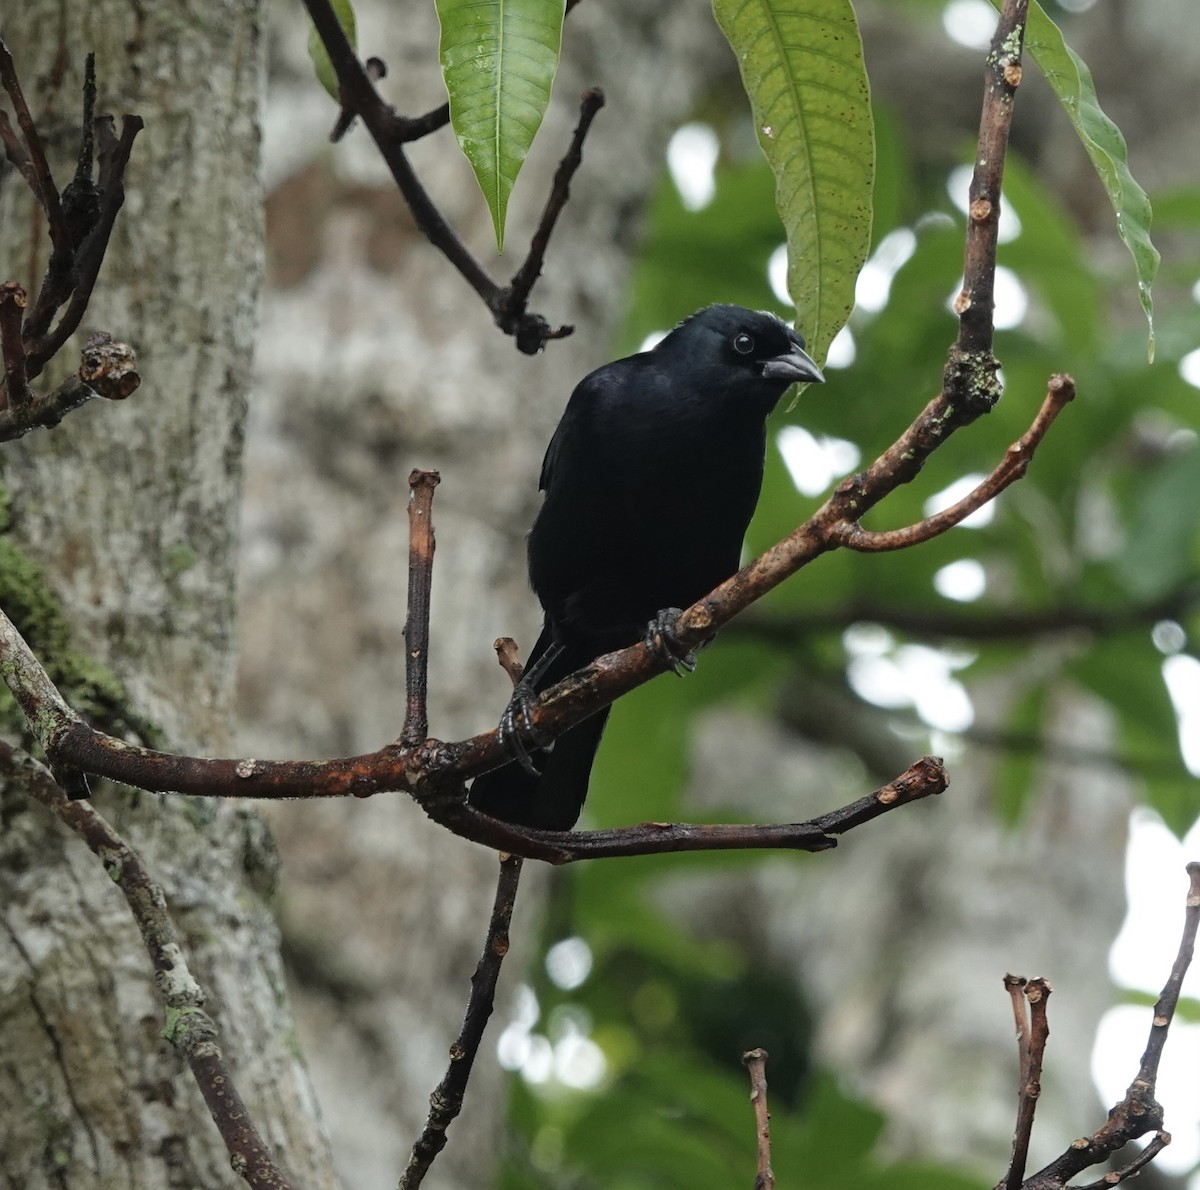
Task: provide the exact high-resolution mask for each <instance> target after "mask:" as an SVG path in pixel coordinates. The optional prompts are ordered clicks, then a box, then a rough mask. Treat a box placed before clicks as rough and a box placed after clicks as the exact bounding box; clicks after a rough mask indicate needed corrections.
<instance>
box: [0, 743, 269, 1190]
mask: <svg viewBox="0 0 1200 1190" xmlns="http://www.w3.org/2000/svg"><path fill="white" fill-rule="evenodd" d="M0 769H3V770H4V771H5V772H8V773H10V774H12V775H14V776H18V777H19V778H20V783H21V786H22V787H23V788H25V789H28V790H29V792H30V793H31V795H32V796H33V797H34V798H35V799H36V800H37V801H39V802H41V803H42V805H44V806H46V807H47V808H48V809H50V810H51V811H52V812H53V813H54V814H55V815H56V816H57V817H58V819H59V820H60V821H61V822H62V823H63V824H64V825H65V826H67V827H68V828H69V829H70V830H72V831H74V832H75V834H77V835H78V836H79V837H80V838H81V839H82V840H83V842H84V843H85V844H86V845H87V846H88V848H89V849H90V850H91V851H92V853H93V854H94V855H95V856H96V857H97V859H99V860H100V861H101V863H103V865H104V870H105V872H106V873H107V874H108V877H109V879H110V880H111V881H112V882H113V883H114V884H116V886H117V887H118V888H119V889H120V890H121V893H122V895H123V896H124V897H125V901H126V904H128V906H129V911H130V912H131V913H132V914H133V920H134V922H135V924H136V925H137V928H138V932H139V933H140V934H141V936H142V942H143V944H144V945H145V947H146V953H147V954H148V955H149V956H150V962H151V965H152V966H153V968H154V986H155V989H156V990H157V992H158V994H159V996H160V997H161V998H162V1001H163V1004H164V1006H165V1007H166V1016H167V1024H166V1028H165V1029H164V1030H163V1036H164V1037H165V1038H166V1039H167V1040H168V1041H169V1042H170V1043H171V1044H172V1045H173V1046H174V1047H175V1049H177V1050H178V1051H179V1052H180V1054H182V1056H183V1057H184V1059H185V1060H186V1061H187V1063H188V1065H189V1066H190V1067H191V1070H192V1074H193V1076H194V1077H195V1079H196V1082H197V1084H198V1085H199V1087H200V1091H201V1093H202V1094H203V1096H204V1101H205V1103H206V1104H207V1105H208V1110H209V1112H210V1113H211V1115H212V1118H213V1122H214V1123H215V1124H216V1126H217V1129H218V1131H219V1132H220V1133H221V1139H222V1140H223V1141H224V1142H225V1147H226V1149H227V1150H228V1152H229V1159H230V1163H231V1165H232V1166H233V1169H234V1171H235V1172H236V1173H238V1174H239V1175H240V1176H241V1177H242V1178H243V1179H244V1180H245V1182H246V1184H247V1185H248V1186H251V1187H253V1190H288V1188H289V1183H288V1181H287V1179H286V1178H285V1177H284V1176H283V1174H282V1173H281V1172H280V1171H279V1169H278V1167H277V1166H276V1165H275V1163H274V1161H273V1159H272V1157H271V1153H270V1150H269V1149H268V1148H267V1146H266V1144H265V1143H264V1141H263V1139H262V1137H261V1136H260V1135H259V1133H258V1131H257V1129H256V1128H255V1127H254V1124H253V1121H252V1120H251V1119H250V1115H249V1112H248V1111H247V1108H246V1105H245V1103H244V1102H243V1100H242V1098H241V1096H240V1095H239V1094H238V1091H237V1087H236V1086H235V1084H234V1080H233V1076H232V1074H231V1072H230V1070H229V1067H228V1066H227V1065H226V1063H225V1059H224V1058H223V1056H222V1054H221V1050H220V1047H219V1045H218V1044H217V1039H218V1032H217V1027H216V1024H215V1022H214V1021H213V1019H212V1017H210V1016H209V1015H208V1013H206V1012H205V1011H204V1009H203V1005H204V1002H205V998H206V997H205V993H204V990H203V988H201V986H200V985H199V983H197V981H196V979H195V977H194V976H193V975H192V973H191V971H190V970H189V969H188V966H187V963H186V961H185V960H184V957H183V950H182V948H181V946H180V941H179V935H178V934H177V933H176V931H175V926H174V923H173V922H172V921H171V918H170V915H169V914H168V912H167V902H166V897H165V896H164V895H163V891H162V889H161V888H160V887H159V886H158V884H157V883H155V881H154V880H153V879H152V878H151V876H150V874H149V872H148V871H147V870H146V867H145V865H144V864H143V863H142V861H141V859H140V858H139V857H138V855H137V853H136V852H135V851H134V850H133V849H132V848H131V847H130V846H129V845H128V844H127V843H126V842H125V840H124V839H122V838H121V836H120V835H119V834H118V833H117V832H116V831H115V830H114V829H113V827H112V826H111V825H110V824H109V823H108V821H107V820H106V819H105V818H104V817H103V815H101V814H100V812H99V811H98V810H97V809H96V808H95V806H93V805H92V804H91V803H90V802H78V801H70V800H68V799H67V798H66V797H65V796H64V795H63V792H62V790H61V789H59V787H58V786H57V784H56V783H55V781H54V778H53V777H52V776H51V774H50V773H49V772H48V771H47V770H46V769H45V768H44V767H43V766H42V765H40V764H39V763H38V762H37V761H36V760H34V759H33V758H32V757H28V756H23V755H21V754H19V753H17V752H16V751H15V750H14V749H13V748H12V747H11V746H10V745H9V744H6V743H5V742H4V741H3V740H0Z"/></svg>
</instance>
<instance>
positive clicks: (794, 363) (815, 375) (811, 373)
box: [762, 343, 825, 384]
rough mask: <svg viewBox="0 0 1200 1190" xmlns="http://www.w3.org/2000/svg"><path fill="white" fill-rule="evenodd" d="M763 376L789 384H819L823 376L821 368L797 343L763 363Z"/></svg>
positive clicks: (823, 378)
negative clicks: (798, 382) (784, 352)
mask: <svg viewBox="0 0 1200 1190" xmlns="http://www.w3.org/2000/svg"><path fill="white" fill-rule="evenodd" d="M762 374H763V376H765V377H766V378H767V379H768V380H786V381H787V382H788V383H789V384H791V383H794V382H796V381H800V382H802V383H805V384H808V383H812V384H821V383H822V382H823V381H824V380H825V377H824V376H823V375H822V374H821V369H820V368H818V367H817V365H816V364H815V363H814V362H813V360H812V358H811V357H810V356H809V355H808V353H807V352H805V351H803V350H802V349H801V348H800V347H799V345H798V344H795V343H793V344H792V347H791V350H790V351H788V352H787V354H786V355H776V356H774V357H773V358H771V359H769V360H767V362H766V363H765V364H763V370H762Z"/></svg>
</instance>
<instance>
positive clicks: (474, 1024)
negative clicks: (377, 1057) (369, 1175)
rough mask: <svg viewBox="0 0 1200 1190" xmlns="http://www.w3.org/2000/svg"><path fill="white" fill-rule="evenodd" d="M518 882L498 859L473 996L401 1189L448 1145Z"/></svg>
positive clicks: (412, 1184)
mask: <svg viewBox="0 0 1200 1190" xmlns="http://www.w3.org/2000/svg"><path fill="white" fill-rule="evenodd" d="M520 878H521V859H520V857H519V856H516V855H505V856H501V858H500V875H499V878H498V879H497V881H496V899H495V901H494V902H493V904H492V918H491V921H490V922H489V923H488V932H487V939H486V940H485V941H484V944H483V953H482V954H481V955H480V956H479V962H478V964H477V965H476V967H475V973H474V975H472V976H471V995H470V998H469V999H468V1000H467V1010H466V1013H465V1015H464V1017H463V1024H462V1029H461V1030H460V1032H459V1034H458V1038H457V1039H456V1040H455V1042H454V1044H453V1045H452V1046H451V1047H450V1065H449V1067H448V1068H447V1070H446V1074H445V1077H444V1078H443V1079H442V1081H441V1082H440V1083H438V1085H437V1089H436V1090H435V1091H434V1092H433V1094H432V1095H431V1096H430V1097H429V1118H428V1119H427V1120H426V1122H425V1129H424V1131H423V1132H422V1133H421V1135H420V1137H419V1138H418V1139H417V1142H416V1144H414V1145H413V1150H412V1155H411V1156H410V1157H409V1160H408V1167H407V1168H406V1169H405V1171H404V1176H403V1177H402V1178H401V1179H400V1190H415V1188H416V1187H417V1186H419V1185H420V1184H421V1182H422V1181H423V1180H424V1178H425V1174H426V1173H427V1172H428V1171H429V1167H430V1165H432V1164H433V1161H434V1159H435V1158H436V1157H437V1155H438V1154H439V1153H440V1152H441V1151H442V1149H444V1148H445V1147H446V1130H447V1129H448V1128H449V1127H450V1125H451V1124H452V1123H453V1121H454V1119H455V1117H456V1116H457V1115H458V1113H459V1112H460V1111H461V1110H462V1103H463V1096H464V1094H465V1093H466V1089H467V1082H468V1080H469V1079H470V1077H471V1067H472V1066H473V1065H474V1062H475V1055H476V1054H478V1053H479V1045H480V1042H482V1041H483V1032H484V1029H485V1028H486V1027H487V1023H488V1019H489V1018H490V1017H491V1015H492V1009H493V1008H494V1007H495V1002H496V981H497V980H498V979H499V978H500V966H501V964H502V963H503V962H504V956H505V955H506V954H508V928H509V924H510V923H511V921H512V913H513V904H514V902H515V901H516V896H517V882H518V881H519V880H520Z"/></svg>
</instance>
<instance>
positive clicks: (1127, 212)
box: [992, 0, 1159, 361]
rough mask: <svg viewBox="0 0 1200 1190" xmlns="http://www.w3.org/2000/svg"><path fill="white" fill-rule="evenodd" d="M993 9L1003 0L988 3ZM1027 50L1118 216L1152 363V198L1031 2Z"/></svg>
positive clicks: (1078, 66) (1092, 88)
mask: <svg viewBox="0 0 1200 1190" xmlns="http://www.w3.org/2000/svg"><path fill="white" fill-rule="evenodd" d="M992 3H993V4H994V5H995V6H996V8H1000V7H1001V3H1002V0H992ZM1025 46H1026V48H1027V49H1028V51H1029V53H1030V56H1031V57H1032V58H1033V60H1034V61H1035V62H1036V63H1037V64H1038V69H1040V70H1041V72H1042V74H1044V75H1045V76H1046V81H1047V82H1048V83H1049V84H1050V87H1051V89H1052V90H1053V91H1054V93H1055V95H1057V96H1058V99H1059V102H1060V103H1061V104H1062V105H1063V108H1064V109H1065V110H1066V113H1067V117H1068V118H1069V119H1070V121H1071V124H1072V125H1073V126H1074V128H1075V131H1076V133H1077V134H1078V135H1079V139H1080V140H1081V141H1082V142H1083V147H1084V149H1085V150H1087V155H1088V156H1089V157H1090V158H1091V159H1092V165H1093V166H1094V167H1095V169H1096V173H1097V175H1098V176H1099V178H1100V181H1101V182H1102V183H1103V185H1104V189H1105V192H1106V193H1107V194H1108V201H1109V202H1110V203H1112V208H1113V210H1114V211H1115V212H1116V216H1117V233H1118V235H1120V237H1121V239H1122V240H1124V241H1125V246H1126V247H1127V248H1128V249H1129V251H1130V253H1131V254H1132V255H1133V264H1134V268H1135V270H1136V271H1137V284H1138V295H1139V297H1140V298H1141V302H1142V309H1143V310H1144V311H1145V312H1146V323H1147V326H1148V327H1149V357H1150V359H1151V361H1153V359H1154V302H1153V298H1152V297H1151V294H1150V286H1151V285H1152V283H1153V281H1154V274H1155V273H1156V272H1158V260H1159V256H1158V250H1157V249H1156V248H1155V247H1154V245H1153V244H1152V243H1151V242H1150V219H1151V214H1152V212H1151V210H1150V200H1149V198H1147V197H1146V192H1145V191H1144V190H1143V189H1142V188H1141V186H1139V185H1138V183H1137V181H1136V180H1135V179H1134V176H1133V174H1132V173H1131V172H1130V170H1129V154H1128V151H1127V149H1126V145H1125V138H1124V137H1123V136H1122V135H1121V130H1120V129H1119V128H1118V127H1117V126H1116V125H1115V124H1114V123H1113V122H1112V120H1110V119H1109V118H1108V116H1106V115H1105V114H1104V111H1103V109H1102V108H1101V107H1100V100H1099V99H1098V98H1097V96H1096V84H1095V83H1094V82H1093V81H1092V72H1091V71H1090V70H1089V69H1088V67H1087V63H1086V62H1084V60H1083V59H1082V58H1081V57H1080V56H1079V55H1078V54H1077V53H1075V51H1074V50H1072V49H1071V47H1070V46H1068V45H1067V43H1066V42H1065V41H1063V35H1062V33H1061V32H1060V31H1059V28H1058V26H1057V25H1056V24H1055V23H1054V22H1053V21H1052V20H1051V19H1050V18H1049V17H1048V16H1047V15H1046V13H1045V10H1044V9H1042V7H1041V6H1040V5H1039V4H1038V3H1037V0H1030V4H1029V23H1028V26H1027V28H1026V31H1025Z"/></svg>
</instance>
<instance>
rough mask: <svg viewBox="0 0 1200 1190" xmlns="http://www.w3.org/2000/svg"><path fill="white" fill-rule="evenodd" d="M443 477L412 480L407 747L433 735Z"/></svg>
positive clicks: (426, 474) (421, 475) (421, 474)
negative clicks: (432, 656) (432, 650)
mask: <svg viewBox="0 0 1200 1190" xmlns="http://www.w3.org/2000/svg"><path fill="white" fill-rule="evenodd" d="M441 479H442V477H441V476H440V475H439V474H438V473H437V472H436V471H420V470H415V471H413V472H412V473H411V474H410V475H409V477H408V487H409V499H408V617H407V619H406V620H405V621H404V640H405V644H406V645H407V646H408V650H407V653H406V654H405V658H404V684H405V689H406V692H407V707H406V709H405V712H404V730H403V731H402V732H401V733H400V742H401V743H402V744H403V745H404V746H405V747H407V748H414V747H416V746H417V745H419V744H421V743H422V742H423V741H424V739H425V737H426V735H428V734H429V710H428V688H429V614H430V609H431V606H432V604H431V602H430V590H431V587H432V584H433V551H434V537H433V519H432V513H433V493H434V489H435V488H436V487H437V485H438V484H439V483H441Z"/></svg>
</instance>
